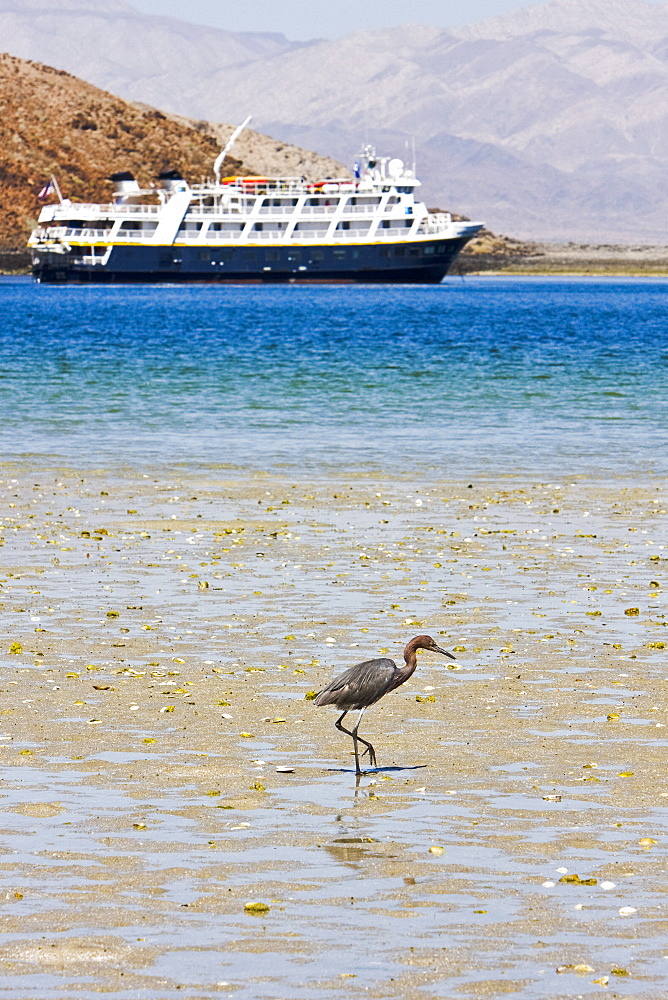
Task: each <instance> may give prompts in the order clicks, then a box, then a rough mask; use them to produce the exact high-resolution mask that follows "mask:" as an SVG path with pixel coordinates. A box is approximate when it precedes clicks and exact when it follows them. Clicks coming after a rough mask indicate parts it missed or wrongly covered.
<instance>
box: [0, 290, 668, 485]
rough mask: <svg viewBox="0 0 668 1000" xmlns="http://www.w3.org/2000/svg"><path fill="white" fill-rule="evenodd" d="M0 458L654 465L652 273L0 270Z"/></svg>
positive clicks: (662, 374)
mask: <svg viewBox="0 0 668 1000" xmlns="http://www.w3.org/2000/svg"><path fill="white" fill-rule="evenodd" d="M0 294H1V295H2V313H3V323H2V330H1V331H0V372H2V378H0V407H1V408H2V412H3V452H4V454H5V455H13V456H16V455H19V454H22V453H26V452H28V453H34V454H35V455H48V456H53V457H54V458H57V459H59V460H61V461H66V462H75V461H76V463H77V464H79V465H81V464H89V465H93V466H95V465H103V464H104V465H106V464H108V463H110V462H118V461H125V462H127V463H128V464H136V463H138V462H140V461H144V462H145V461H150V462H152V463H158V464H164V463H172V462H188V463H193V462H196V463H233V464H238V465H241V466H244V467H251V468H257V467H260V468H277V467H281V466H284V465H287V466H290V467H294V468H295V469H304V468H305V467H306V468H309V469H314V468H317V467H324V468H328V467H335V468H337V467H339V468H340V467H342V466H343V467H346V466H347V467H359V466H366V467H368V466H377V467H379V468H381V469H383V470H385V471H392V470H398V469H410V470H416V471H418V472H424V470H425V469H427V468H438V469H439V470H441V471H447V473H448V474H450V475H453V476H458V475H460V474H461V475H474V474H479V473H481V472H485V471H487V472H489V471H502V470H506V471H512V472H517V471H521V470H530V471H532V472H535V473H537V472H540V473H541V474H543V475H553V474H568V473H573V472H577V471H585V470H586V471H587V472H592V471H595V470H598V469H603V470H615V471H626V470H640V469H642V470H647V469H654V470H665V468H666V448H665V435H666V427H667V423H668V420H667V418H668V354H667V350H668V329H667V323H666V319H667V310H666V302H667V296H668V282H666V281H662V280H656V281H654V280H652V281H649V280H636V281H634V280H617V279H600V280H594V279H577V280H565V279H562V280H554V279H549V280H548V279H533V280H527V279H524V280H519V279H471V278H468V279H466V280H462V279H449V280H447V281H446V282H445V283H443V284H442V285H439V286H434V287H407V288H401V287H396V288H377V287H322V288H312V287H309V288H305V287H301V286H293V287H266V288H263V287H258V288H246V287H244V288H234V287H231V288H214V287H207V288H199V287H196V288H187V287H186V288H183V287H157V288H156V287H151V286H144V287H110V288H95V287H93V288H77V287H74V288H71V287H62V288H61V287H53V286H39V285H35V284H33V283H32V282H30V281H29V280H27V279H4V280H2V281H1V282H0Z"/></svg>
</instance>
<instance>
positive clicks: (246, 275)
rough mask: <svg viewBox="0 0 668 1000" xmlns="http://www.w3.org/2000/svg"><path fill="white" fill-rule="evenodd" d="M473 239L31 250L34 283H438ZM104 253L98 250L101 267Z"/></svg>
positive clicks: (100, 257)
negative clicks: (106, 252) (105, 258)
mask: <svg viewBox="0 0 668 1000" xmlns="http://www.w3.org/2000/svg"><path fill="white" fill-rule="evenodd" d="M469 238H470V237H465V236H464V237H457V238H454V239H445V240H444V239H436V238H434V240H429V241H427V242H425V241H414V242H405V241H404V242H401V243H382V244H379V243H374V244H366V245H360V244H357V245H350V246H345V245H340V244H337V245H335V246H295V247H291V246H276V245H274V246H262V245H259V246H258V245H253V246H248V245H246V246H232V247H231V246H223V247H215V246H213V247H212V246H206V247H202V246H179V245H175V246H171V247H164V246H156V247H153V246H146V245H144V246H123V245H116V246H114V247H113V249H112V251H111V254H110V255H109V259H108V261H107V262H106V263H105V264H103V263H101V262H100V263H92V261H91V249H90V248H88V247H86V248H81V247H72V248H71V249H69V250H67V251H66V252H60V253H56V252H53V251H48V250H41V249H36V250H35V251H34V252H33V274H34V276H35V277H36V278H37V280H38V281H41V282H49V283H58V282H60V283H65V282H75V283H81V284H87V283H111V282H113V283H123V282H132V283H136V282H169V283H174V282H205V283H229V284H276V283H286V282H288V283H304V284H313V283H337V282H341V283H347V284H350V283H364V284H379V283H382V284H437V283H438V282H439V281H441V280H442V279H443V278H444V276H445V275H446V274H447V272H448V270H449V268H450V266H451V265H452V263H453V261H454V260H455V258H456V257H457V255H458V253H459V251H460V250H461V249H462V247H463V246H465V244H466V243H467V242H468V240H469ZM103 252H104V248H103V247H97V248H96V253H97V255H98V261H101V259H102V254H103Z"/></svg>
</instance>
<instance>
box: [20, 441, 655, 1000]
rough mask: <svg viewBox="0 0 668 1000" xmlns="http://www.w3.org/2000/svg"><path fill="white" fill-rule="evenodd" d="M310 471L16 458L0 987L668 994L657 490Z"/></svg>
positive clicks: (306, 999)
mask: <svg viewBox="0 0 668 1000" xmlns="http://www.w3.org/2000/svg"><path fill="white" fill-rule="evenodd" d="M38 469H39V471H37V470H38ZM290 475H291V474H290V473H286V474H285V476H279V475H273V474H246V473H244V472H243V471H242V470H235V469H229V468H227V469H207V470H201V471H200V472H196V473H195V472H187V471H184V470H179V469H170V470H165V469H156V470H149V471H148V472H147V471H146V470H145V469H144V470H141V471H136V470H135V471H133V470H124V471H118V470H115V471H104V470H97V471H94V472H91V471H90V470H88V471H77V470H74V469H65V468H49V469H45V466H44V463H43V462H40V463H37V462H32V463H31V462H30V461H28V460H26V461H25V462H22V463H16V464H13V465H8V464H5V465H4V466H2V467H0V478H1V480H2V483H1V488H0V495H1V503H2V506H1V507H0V513H1V514H2V525H3V528H2V530H1V531H0V535H2V537H3V539H4V541H3V545H2V548H1V549H0V559H1V567H2V575H1V576H0V583H1V586H0V608H1V610H2V636H3V638H2V640H1V651H2V667H3V672H2V693H1V695H0V699H1V700H0V713H1V716H2V717H1V718H0V755H1V759H2V761H3V763H4V767H3V770H2V785H1V786H0V790H1V794H2V806H3V816H2V820H1V821H0V843H1V844H2V848H3V855H2V871H1V879H2V883H1V886H0V899H1V900H2V910H1V918H0V930H1V934H0V998H2V1000H9V998H12V1000H19V998H20V1000H28V998H38V1000H51V998H60V1000H70V998H88V997H92V996H94V995H100V994H102V995H104V996H106V997H108V998H110V1000H126V998H135V997H136V998H146V1000H163V998H164V1000H167V998H170V1000H171V998H175V997H188V998H191V1000H205V998H213V997H218V996H232V997H239V998H244V1000H245V998H247V1000H256V998H257V1000H264V998H267V1000H323V998H327V997H339V996H347V997H351V996H352V997H369V998H376V1000H390V998H397V1000H404V998H405V1000H417V998H423V1000H430V998H439V1000H440V998H443V1000H466V998H487V997H501V996H503V997H510V998H518V1000H562V998H581V997H587V998H588V997H594V996H607V997H610V998H627V997H628V998H644V1000H659V998H661V997H665V996H668V944H667V941H668V908H667V905H666V904H667V901H668V900H667V896H666V893H667V882H666V871H667V870H668V865H667V860H668V850H667V847H668V776H667V773H666V748H667V740H666V728H665V727H666V723H667V719H666V689H667V685H668V667H667V665H666V653H665V645H666V643H668V634H667V630H666V627H665V626H666V624H667V619H666V617H665V611H666V608H665V597H664V595H665V567H666V548H665V547H664V540H666V537H667V535H666V529H665V524H666V498H665V493H664V492H663V483H662V482H661V481H660V480H659V479H658V478H656V477H653V476H652V475H650V474H648V475H647V477H645V479H643V480H642V481H638V479H637V478H635V479H633V480H631V479H628V478H624V477H620V478H618V479H616V480H615V479H610V480H608V481H605V482H603V481H598V480H595V479H588V478H587V477H583V476H578V477H574V478H568V479H561V480H558V481H557V480H554V481H551V482H549V483H547V482H538V481H535V480H532V479H529V478H527V477H524V478H522V477H520V476H511V475H508V476H498V477H497V478H495V479H492V478H489V477H488V478H486V479H484V480H480V479H475V480H473V481H471V482H470V483H469V482H466V481H465V482H452V481H448V480H447V479H446V478H443V479H430V480H428V481H427V480H425V481H424V482H416V481H415V480H409V479H405V480H402V479H389V478H387V477H384V476H382V475H379V474H376V473H374V474H367V475H365V474H363V473H356V474H348V475H346V477H345V478H343V477H342V476H339V475H337V474H335V473H331V474H327V475H326V474H322V475H321V476H316V477H315V478H314V479H312V480H311V479H309V478H308V477H306V476H305V475H304V474H302V475H301V476H300V478H290ZM423 632H428V633H430V634H431V635H433V636H434V638H435V639H436V641H437V642H438V643H439V644H441V645H444V646H446V647H447V648H449V649H451V650H455V651H456V653H457V655H458V657H459V660H458V665H457V666H454V665H450V667H449V666H448V661H445V660H443V659H442V658H440V657H438V656H435V655H433V654H429V653H422V654H421V656H420V663H419V666H418V670H417V672H416V673H415V674H414V676H413V677H412V678H411V680H410V681H409V682H408V683H407V684H406V685H405V686H404V687H402V688H400V689H399V690H398V691H396V692H394V693H393V694H391V695H389V696H388V697H387V698H385V699H384V700H383V701H382V702H380V703H379V704H378V705H376V706H375V707H374V708H372V709H370V710H369V712H367V714H366V716H365V718H364V722H363V726H362V730H361V732H362V734H363V735H365V736H366V737H367V738H368V739H371V740H372V742H373V743H374V745H375V747H376V751H377V754H378V763H379V767H378V768H376V769H371V770H369V771H368V772H367V773H366V774H365V775H364V776H363V777H362V778H361V780H360V781H359V783H356V779H355V774H354V763H353V758H352V754H351V749H352V747H351V743H350V740H348V739H347V738H346V737H344V736H343V735H342V734H340V733H339V732H337V731H336V730H335V728H334V725H333V723H334V720H335V718H336V715H335V712H334V710H332V709H316V708H315V706H314V705H313V704H312V702H311V701H310V700H309V698H308V696H309V693H311V692H315V691H318V690H319V689H320V688H321V687H323V686H324V685H325V684H326V683H327V682H328V681H329V680H330V679H331V677H332V676H333V675H334V674H335V672H338V671H340V670H342V669H344V668H346V667H347V666H350V665H351V664H353V663H355V662H357V661H359V660H362V659H365V658H368V657H373V656H379V655H391V656H393V657H395V658H396V657H398V658H400V657H401V650H402V648H403V645H404V644H405V642H406V641H407V640H408V639H410V638H411V637H412V636H413V635H415V634H418V633H423ZM277 769H278V770H277ZM253 903H255V904H262V905H260V906H256V907H250V908H248V904H253Z"/></svg>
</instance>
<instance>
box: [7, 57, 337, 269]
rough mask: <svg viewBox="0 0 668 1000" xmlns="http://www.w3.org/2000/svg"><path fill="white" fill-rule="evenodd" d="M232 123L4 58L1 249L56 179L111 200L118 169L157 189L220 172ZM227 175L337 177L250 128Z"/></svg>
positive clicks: (21, 236)
mask: <svg viewBox="0 0 668 1000" xmlns="http://www.w3.org/2000/svg"><path fill="white" fill-rule="evenodd" d="M232 128H233V126H230V125H228V126H225V125H210V124H209V123H207V122H202V121H190V120H188V119H185V118H176V117H174V116H171V115H165V114H163V113H162V112H161V111H158V110H156V109H155V108H151V107H147V106H136V105H133V104H130V103H128V102H127V101H123V100H121V99H120V98H118V97H114V96H113V95H112V94H109V93H106V92H105V91H103V90H99V89H98V88H97V87H93V86H92V85H91V84H88V83H85V82H84V81H82V80H79V79H77V78H76V77H74V76H70V75H69V74H68V73H65V72H63V71H62V70H59V69H53V68H52V67H50V66H45V65H42V64H40V63H34V62H30V61H27V60H23V59H17V58H15V57H13V56H10V55H4V54H0V247H2V248H4V249H5V251H6V250H11V249H14V250H23V248H24V247H25V242H26V239H27V237H28V234H29V232H30V230H31V229H32V228H33V227H34V224H35V221H36V218H37V215H38V214H39V210H40V203H39V201H38V199H37V193H38V192H39V191H40V189H41V188H42V186H43V184H44V182H45V181H46V180H47V179H48V178H49V176H50V175H51V174H52V173H54V174H55V175H56V177H57V179H58V183H59V185H60V188H61V190H62V192H63V196H65V197H69V198H72V199H73V200H77V201H105V200H108V198H109V196H110V194H111V191H112V190H113V188H112V185H111V184H110V182H109V181H108V180H107V178H108V177H109V175H110V174H111V173H114V172H115V171H118V170H130V171H132V173H134V174H135V176H136V177H137V179H138V180H139V181H140V182H141V183H143V184H147V185H148V184H149V183H150V182H151V181H152V180H153V179H154V178H155V177H156V176H157V174H158V173H159V172H160V171H161V170H166V169H171V168H176V169H179V170H180V171H181V172H182V174H183V176H184V177H186V178H188V179H190V180H193V181H198V180H200V179H201V178H202V177H204V176H209V175H210V174H211V172H212V165H213V162H214V160H215V158H216V156H217V155H218V153H219V152H220V148H221V145H223V144H224V143H225V141H226V140H227V139H228V138H229V136H230V134H231V131H232ZM234 152H235V153H236V154H237V156H236V157H230V158H228V160H227V161H226V162H225V165H224V171H225V172H227V173H238V174H254V173H272V174H279V175H285V174H288V175H301V174H303V175H304V176H307V177H309V179H314V180H315V179H317V178H318V177H321V176H332V175H334V174H336V173H340V172H341V171H342V170H343V168H342V166H341V165H340V164H338V163H336V162H335V161H334V160H331V159H328V158H326V157H319V156H317V155H315V154H312V153H309V152H307V151H305V150H302V149H299V148H296V147H293V146H289V145H287V144H286V143H281V142H276V141H275V140H274V139H270V138H269V137H268V136H263V135H260V134H259V133H256V132H249V133H247V134H246V135H244V136H243V138H242V139H241V140H240V142H239V145H238V146H236V147H235V149H234Z"/></svg>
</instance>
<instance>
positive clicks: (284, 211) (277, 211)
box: [258, 205, 297, 215]
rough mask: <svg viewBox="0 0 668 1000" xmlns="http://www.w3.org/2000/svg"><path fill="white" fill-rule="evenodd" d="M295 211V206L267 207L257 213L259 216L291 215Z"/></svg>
mask: <svg viewBox="0 0 668 1000" xmlns="http://www.w3.org/2000/svg"><path fill="white" fill-rule="evenodd" d="M296 211H297V206H296V205H269V206H268V207H266V208H261V209H260V210H259V212H258V214H259V215H292V214H293V213H294V212H296Z"/></svg>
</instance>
